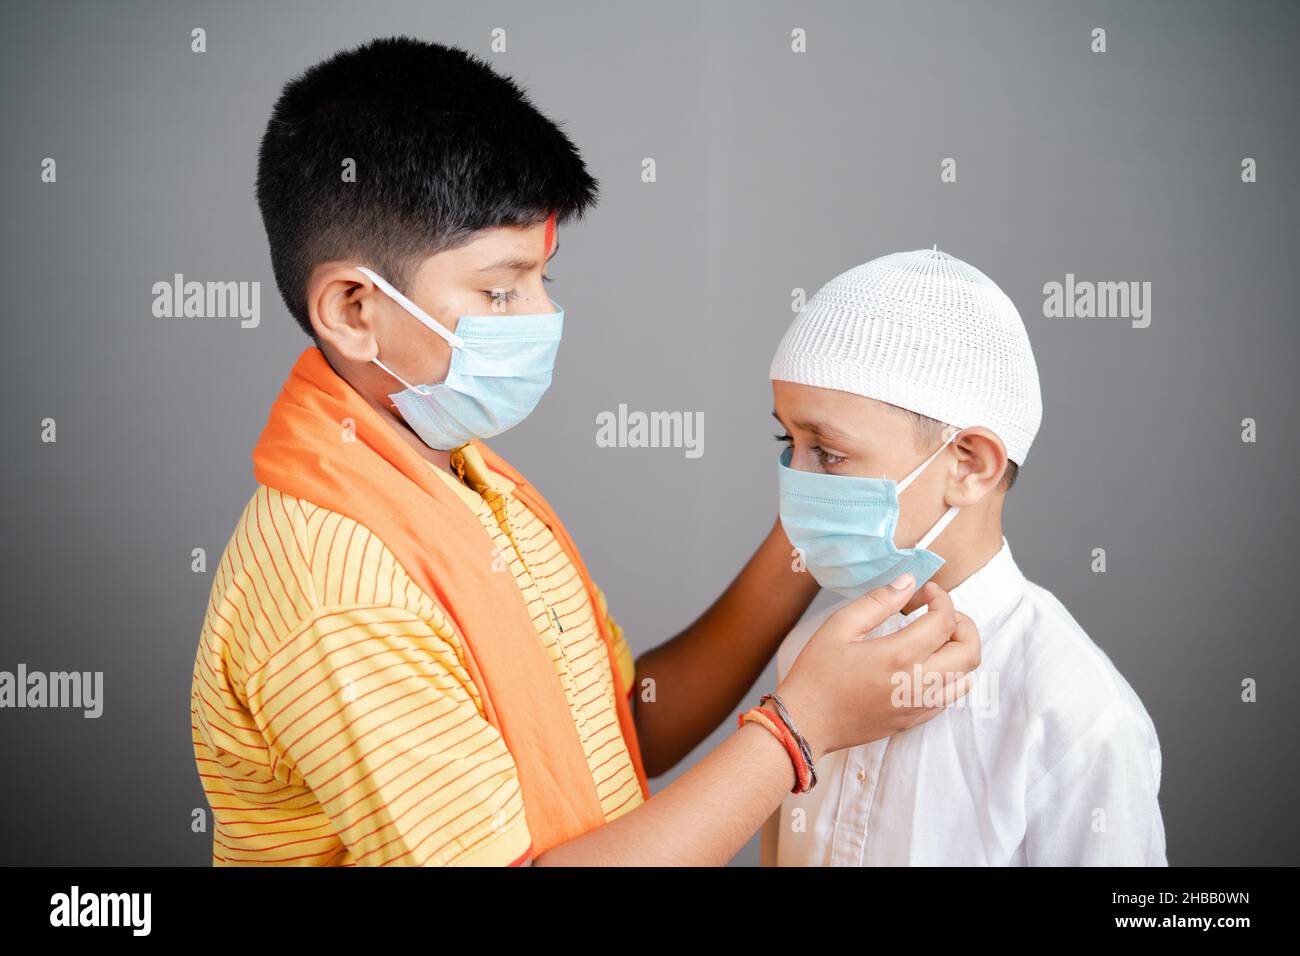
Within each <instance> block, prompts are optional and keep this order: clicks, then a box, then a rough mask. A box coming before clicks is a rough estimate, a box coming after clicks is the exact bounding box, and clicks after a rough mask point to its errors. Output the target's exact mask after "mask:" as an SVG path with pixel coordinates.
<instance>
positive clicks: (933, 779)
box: [763, 249, 1167, 866]
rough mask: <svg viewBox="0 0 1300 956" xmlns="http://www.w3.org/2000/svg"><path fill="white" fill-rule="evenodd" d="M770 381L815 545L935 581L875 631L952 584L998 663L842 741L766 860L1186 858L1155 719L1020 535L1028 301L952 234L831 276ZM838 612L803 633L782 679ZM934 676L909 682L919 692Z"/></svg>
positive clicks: (788, 525)
mask: <svg viewBox="0 0 1300 956" xmlns="http://www.w3.org/2000/svg"><path fill="white" fill-rule="evenodd" d="M771 377H772V380H773V392H774V396H775V414H776V417H777V419H778V420H779V421H780V423H781V425H782V427H783V428H784V429H785V434H784V435H782V436H778V437H780V438H782V439H783V440H784V441H786V442H787V443H788V446H789V447H788V448H787V449H786V451H785V452H783V454H782V456H781V462H780V465H779V483H780V495H781V522H782V524H783V526H784V528H785V532H786V534H787V535H788V536H789V538H790V541H791V543H792V544H793V545H794V546H795V548H796V549H797V551H798V554H799V560H801V561H802V562H803V565H804V566H805V567H806V568H807V570H808V571H809V572H811V573H812V575H813V576H814V578H816V580H817V581H818V583H819V584H821V585H822V586H823V587H826V588H830V589H832V590H834V591H836V592H837V593H839V594H842V595H844V596H845V597H846V598H850V599H851V598H853V597H857V596H859V595H861V594H864V593H866V592H867V591H868V590H870V589H872V588H874V587H878V586H879V585H881V584H883V583H886V582H888V581H891V580H893V579H894V578H896V577H897V576H898V575H900V574H905V573H910V574H912V575H914V576H915V578H916V580H917V583H918V591H917V596H916V597H915V598H914V599H913V600H912V602H911V603H909V604H908V605H906V606H905V607H904V608H903V610H902V612H901V613H900V614H898V615H896V616H895V617H894V618H893V619H892V620H890V621H887V622H886V623H885V624H884V625H882V626H881V627H880V628H879V629H878V630H876V631H873V632H872V634H871V635H868V637H875V636H880V635H883V634H888V633H893V632H894V631H896V630H898V629H899V628H901V627H903V626H904V625H905V624H907V623H908V622H909V621H911V620H913V619H914V618H915V617H917V616H919V615H920V614H923V613H925V603H924V602H925V600H926V597H925V594H924V593H923V592H922V589H921V588H920V585H923V584H925V583H926V582H927V581H934V582H935V583H936V584H937V585H939V586H941V587H943V588H944V589H946V590H947V591H949V592H950V595H951V597H952V601H953V604H954V606H955V607H956V609H957V610H959V611H962V612H964V613H965V614H967V615H969V616H970V617H971V618H972V619H973V620H974V622H975V625H976V626H977V627H978V629H979V632H980V635H981V637H982V640H983V663H982V664H981V666H980V668H979V670H978V671H977V672H976V674H975V687H974V690H973V691H972V693H971V694H970V695H969V696H968V698H967V701H968V703H967V704H966V705H965V706H957V707H955V708H949V709H948V710H947V711H946V712H945V713H942V714H940V715H939V716H938V717H936V718H935V719H934V720H932V721H930V722H928V723H926V724H924V725H922V726H920V727H917V728H916V729H914V730H911V731H908V732H905V733H903V734H901V735H898V736H895V737H891V738H886V739H884V740H879V741H876V742H874V743H871V744H867V745H865V746H860V747H854V748H851V749H849V750H841V751H838V752H835V753H831V754H828V755H827V756H826V757H825V758H823V760H822V762H821V763H820V764H819V765H818V766H817V767H816V773H817V778H818V783H817V785H816V786H815V787H814V788H813V789H812V790H810V791H808V792H806V793H803V794H798V795H792V796H790V797H788V798H787V799H786V800H785V802H784V804H783V805H782V807H781V808H780V810H779V811H778V812H777V813H776V814H774V815H773V817H772V819H771V820H770V821H769V824H768V826H767V827H766V828H765V830H764V835H763V844H764V845H763V857H764V861H765V862H767V863H773V862H774V863H776V864H777V865H782V866H821V865H831V866H890V865H989V866H1002V865H1139V866H1163V865H1166V862H1167V861H1166V859H1165V836H1164V825H1163V822H1162V820H1161V816H1160V806H1159V803H1158V802H1157V796H1156V795H1157V791H1158V789H1159V785H1160V748H1159V743H1158V742H1157V739H1156V733H1155V728H1154V727H1153V725H1152V723H1151V719H1150V717H1148V716H1147V713H1146V710H1145V709H1144V708H1143V706H1142V703H1141V701H1140V700H1139V699H1138V697H1137V695H1136V694H1135V693H1134V692H1133V689H1132V688H1131V687H1130V686H1129V685H1128V683H1127V682H1126V681H1125V680H1124V678H1123V677H1122V676H1121V675H1120V673H1119V672H1118V671H1117V670H1116V669H1115V666H1114V665H1113V664H1112V663H1111V662H1110V660H1109V659H1108V658H1107V657H1106V655H1105V654H1104V653H1103V652H1102V651H1101V649H1100V648H1098V647H1097V646H1096V645H1095V644H1094V643H1093V642H1092V641H1091V640H1090V639H1089V638H1088V636H1087V635H1086V634H1085V633H1084V632H1083V630H1082V629H1081V628H1080V627H1079V625H1078V624H1077V623H1076V622H1075V621H1074V619H1073V618H1072V617H1071V616H1070V614H1069V612H1068V611H1066V609H1065V608H1064V607H1063V606H1062V605H1061V603H1060V602H1059V601H1057V600H1056V598H1054V597H1053V596H1052V595H1051V594H1050V593H1049V592H1048V591H1045V590H1044V589H1043V588H1040V587H1038V586H1037V585H1035V584H1032V583H1030V582H1029V581H1028V580H1026V579H1025V577H1024V576H1023V575H1022V574H1021V572H1020V569H1019V568H1018V567H1017V565H1016V563H1015V561H1014V560H1013V559H1012V556H1011V550H1010V548H1009V546H1008V544H1007V542H1006V539H1005V538H1004V537H1003V535H1002V505H1003V501H1004V499H1005V497H1006V494H1007V492H1008V490H1009V489H1010V488H1011V486H1012V484H1013V483H1014V482H1015V480H1016V475H1017V473H1018V471H1019V468H1020V466H1021V465H1023V464H1024V461H1025V458H1026V456H1027V455H1028V452H1029V447H1030V445H1031V444H1032V443H1033V440H1034V436H1035V434H1036V433H1037V431H1038V425H1039V422H1040V420H1041V418H1042V401H1041V397H1040V395H1039V386H1038V370H1037V367H1036V366H1035V363H1034V357H1033V353H1032V351H1031V350H1030V347H1029V339H1028V336H1027V335H1026V333H1025V327H1024V323H1023V322H1022V321H1021V319H1020V315H1019V313H1018V312H1017V311H1016V308H1015V306H1014V305H1013V304H1012V302H1011V300H1010V299H1009V298H1007V296H1006V295H1005V294H1004V293H1003V292H1002V290H1001V289H999V288H998V287H997V285H996V284H994V283H993V281H992V280H990V279H989V278H988V277H987V276H985V275H984V274H983V273H982V272H980V271H979V270H978V269H975V268H973V267H972V266H969V265H967V264H966V263H964V262H962V261H961V260H959V259H955V258H953V257H952V256H949V255H947V254H945V253H942V252H939V251H938V250H937V249H936V250H928V249H927V250H920V251H916V252H905V253H896V254H894V255H888V256H884V257H882V258H879V259H875V260H873V261H871V262H868V263H866V264H865V265H861V266H858V267H856V268H854V269H850V270H849V271H848V272H845V273H843V274H842V275H840V276H837V277H836V278H834V279H832V280H831V281H830V282H828V283H827V284H826V285H825V286H823V287H822V288H821V290H820V291H818V293H817V294H816V295H815V296H814V297H813V298H812V300H811V301H810V302H809V303H808V305H807V306H806V307H805V308H804V309H803V311H802V312H801V313H800V315H799V316H798V317H797V318H796V319H795V321H794V323H793V324H792V325H791V327H790V329H789V331H788V332H787V333H786V335H785V337H784V339H783V340H782V341H781V344H780V346H779V347H778V349H777V352H776V357H775V358H774V359H773V361H772V368H771ZM904 492H906V493H904ZM838 606H839V605H836V607H838ZM834 610H835V607H832V608H830V609H827V610H826V611H824V612H821V613H815V614H812V615H810V616H809V617H808V618H807V619H805V620H804V621H803V622H801V623H800V625H799V626H798V627H796V628H795V630H794V631H793V632H791V634H790V635H789V637H787V638H786V640H785V642H784V644H783V645H782V646H781V649H780V651H779V652H778V654H777V668H778V677H779V678H780V677H784V675H785V674H786V673H787V672H788V671H789V669H790V667H791V665H792V664H793V663H794V660H795V658H796V657H797V656H798V654H799V651H800V650H801V649H802V648H803V646H804V644H805V643H806V642H807V641H808V638H809V637H810V636H811V635H812V634H813V633H814V632H815V631H816V629H817V627H818V626H819V625H820V624H821V623H822V622H823V621H824V620H825V619H826V617H827V616H828V615H829V614H830V613H831V612H832V611H834ZM901 676H902V677H906V676H909V675H901ZM923 690H924V688H916V687H913V686H911V685H910V683H909V682H908V681H907V680H903V679H900V680H899V682H898V692H899V694H900V695H906V694H909V693H920V692H923ZM900 702H901V701H900Z"/></svg>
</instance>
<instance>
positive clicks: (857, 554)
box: [777, 432, 959, 597]
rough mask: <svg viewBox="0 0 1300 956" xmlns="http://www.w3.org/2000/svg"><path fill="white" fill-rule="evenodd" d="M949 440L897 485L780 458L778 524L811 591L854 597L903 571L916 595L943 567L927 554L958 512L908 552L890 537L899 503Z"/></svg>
mask: <svg viewBox="0 0 1300 956" xmlns="http://www.w3.org/2000/svg"><path fill="white" fill-rule="evenodd" d="M956 434H957V433H956V432H953V434H952V435H950V436H949V437H948V439H947V440H946V441H945V442H944V443H943V444H942V445H941V446H940V447H939V450H938V451H936V452H935V453H934V454H932V455H931V456H930V457H929V458H927V459H926V460H925V461H923V462H921V464H920V465H918V466H917V468H916V470H915V471H913V472H912V473H911V474H910V475H908V476H907V477H906V478H904V479H903V480H902V481H900V482H897V483H895V482H893V481H890V480H888V479H886V478H855V477H850V476H847V475H828V474H822V473H818V472H811V471H797V470H795V469H793V468H791V467H790V456H791V452H792V451H793V449H790V448H787V449H786V450H785V451H784V452H782V454H781V460H780V462H779V463H778V465H777V467H778V469H779V479H778V484H779V486H780V495H781V525H782V527H784V528H785V533H786V536H787V537H789V539H790V543H791V544H792V545H794V546H795V547H796V548H797V549H798V550H799V552H800V553H801V555H802V556H803V562H804V566H805V567H807V569H808V571H809V572H810V573H811V574H812V576H813V577H814V578H816V580H817V583H818V584H820V585H821V586H822V587H824V588H829V589H830V590H832V591H834V592H836V593H837V594H842V595H844V596H845V597H858V596H860V595H863V594H866V593H867V592H868V591H870V590H872V589H873V588H877V587H880V586H881V585H884V584H888V583H889V582H890V581H893V580H894V579H895V578H897V577H898V576H899V575H900V574H903V573H905V572H908V571H910V572H911V573H912V574H913V575H914V576H915V577H916V586H917V587H918V588H919V587H920V586H921V585H923V584H924V583H925V582H926V581H928V580H930V578H932V577H933V576H934V574H935V572H936V571H938V570H939V569H940V568H941V567H943V558H941V557H939V555H937V554H935V553H934V552H933V551H927V550H926V548H927V547H928V546H929V545H930V542H932V541H933V540H934V539H935V538H937V537H939V535H940V534H941V533H942V532H943V529H944V528H946V527H948V523H949V522H950V521H952V519H953V518H955V517H956V516H957V512H958V510H959V509H958V508H957V507H955V506H954V507H951V508H949V509H948V510H947V511H946V512H945V513H944V515H943V517H942V518H940V519H939V521H938V522H937V523H936V524H935V526H934V527H933V528H931V529H930V530H929V531H928V532H927V533H926V534H925V535H924V536H923V537H922V538H921V540H920V541H918V542H917V544H916V547H914V548H899V547H896V546H895V544H894V531H895V529H896V528H897V527H898V496H899V495H900V494H901V493H902V492H903V490H904V489H906V488H907V486H908V485H910V484H911V483H912V482H913V481H915V480H916V478H917V476H918V475H920V474H921V472H923V471H924V470H925V468H926V466H927V465H929V464H930V462H932V461H934V460H935V458H937V457H938V456H939V454H940V452H942V451H943V450H944V449H945V448H947V447H948V444H949V443H950V442H951V441H952V440H953V438H955V437H956Z"/></svg>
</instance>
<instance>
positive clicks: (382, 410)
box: [316, 340, 451, 472]
mask: <svg viewBox="0 0 1300 956" xmlns="http://www.w3.org/2000/svg"><path fill="white" fill-rule="evenodd" d="M316 347H317V348H318V349H320V350H321V354H322V355H324V356H325V361H327V362H329V363H330V367H331V368H333V369H334V371H335V372H337V373H338V375H339V377H340V378H342V379H343V380H344V381H345V382H347V383H348V385H350V386H352V390H353V391H355V392H356V393H357V394H358V395H360V396H361V397H362V398H363V399H365V401H366V404H367V405H369V406H370V407H371V408H373V409H374V410H375V411H376V412H378V413H379V417H380V418H382V419H383V420H384V423H385V424H386V425H388V427H389V428H391V429H393V431H395V432H397V434H399V435H400V436H402V441H404V442H406V443H407V444H408V445H410V446H411V447H412V448H413V449H415V452H416V454H418V455H419V456H420V457H421V458H423V459H424V460H425V461H428V462H430V463H432V464H433V465H435V466H437V467H438V468H441V469H442V470H443V471H446V472H451V452H449V451H438V450H437V449H436V448H430V447H429V446H428V445H426V444H425V443H424V442H423V441H422V440H421V439H420V436H419V435H417V434H416V433H415V432H413V431H412V430H411V426H410V425H408V424H406V419H404V418H403V417H402V416H401V415H399V414H398V413H397V409H395V408H393V406H392V403H391V402H389V401H388V396H387V395H385V394H383V391H382V388H380V390H379V392H378V393H377V395H376V393H375V388H374V387H373V386H374V384H375V382H374V381H373V380H374V379H375V378H376V376H375V374H374V373H375V371H376V370H375V368H374V366H372V365H368V364H365V363H354V362H348V361H345V360H343V359H341V358H340V356H339V355H338V354H337V353H336V352H335V351H334V350H333V349H332V348H330V347H329V346H327V345H325V344H324V343H323V342H320V341H319V340H318V341H317V342H316ZM385 377H386V374H385Z"/></svg>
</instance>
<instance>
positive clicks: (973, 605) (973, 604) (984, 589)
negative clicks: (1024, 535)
mask: <svg viewBox="0 0 1300 956" xmlns="http://www.w3.org/2000/svg"><path fill="white" fill-rule="evenodd" d="M1024 590H1025V576H1024V575H1023V574H1022V573H1021V571H1020V567H1019V566H1018V565H1017V564H1016V562H1015V559H1014V558H1012V557H1011V546H1010V545H1009V544H1008V543H1007V539H1006V538H1003V539H1002V547H1001V548H999V549H998V553H997V554H995V555H993V557H991V558H989V560H988V561H987V562H985V564H984V566H983V567H981V568H980V569H979V570H977V571H976V572H975V573H974V574H972V575H970V576H969V577H968V578H966V580H964V581H962V582H961V583H960V584H958V585H957V586H956V587H955V588H953V589H952V590H951V591H949V592H948V594H949V596H950V597H951V598H952V603H953V607H955V608H956V609H957V610H959V611H961V612H962V613H963V614H965V615H966V616H967V617H969V618H970V619H971V620H972V621H974V622H975V626H976V627H977V628H979V629H980V634H981V636H983V634H984V629H985V625H986V624H988V623H989V622H990V621H992V620H994V619H995V618H996V617H997V615H998V614H999V613H1000V612H1001V611H1003V610H1005V609H1006V608H1007V607H1009V606H1010V605H1012V604H1014V603H1015V602H1016V601H1017V600H1018V599H1019V598H1020V595H1021V594H1023V593H1024ZM923 613H925V606H924V605H923V606H921V607H919V608H917V609H916V610H915V611H913V612H912V613H911V614H908V615H907V616H906V617H905V618H904V623H905V624H906V623H911V622H912V621H913V620H915V619H916V618H917V617H919V616H920V615H921V614H923Z"/></svg>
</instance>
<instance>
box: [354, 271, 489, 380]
mask: <svg viewBox="0 0 1300 956" xmlns="http://www.w3.org/2000/svg"><path fill="white" fill-rule="evenodd" d="M354 268H355V269H356V270H357V271H358V272H360V273H361V274H362V275H364V276H366V277H367V278H368V279H370V281H371V282H373V283H374V284H375V285H377V286H378V287H379V289H380V291H381V292H383V293H384V294H385V295H387V296H388V297H389V298H390V299H392V300H393V301H394V302H396V303H397V304H398V305H400V306H401V307H402V308H403V309H405V310H406V311H407V312H409V313H411V315H413V316H415V317H416V318H417V319H419V321H420V324H422V325H425V326H427V327H428V328H429V329H431V330H432V331H433V332H436V333H437V334H438V336H439V337H441V338H442V339H443V340H445V341H446V343H447V344H448V345H450V346H451V347H452V348H454V349H459V348H464V347H465V340H464V339H462V338H461V337H460V336H459V335H457V334H456V333H455V332H450V331H448V330H447V329H446V327H444V326H443V324H442V323H441V322H439V321H437V320H436V319H434V318H433V316H431V315H429V313H427V312H425V311H424V309H422V308H420V307H419V306H418V305H416V304H415V303H414V302H412V301H411V300H410V299H408V298H407V297H406V296H404V295H402V293H401V292H399V291H398V290H397V287H396V286H394V285H393V284H392V283H390V282H389V281H388V280H387V279H385V278H384V277H383V276H381V275H380V274H379V273H377V272H374V271H373V270H371V269H367V268H366V267H365V266H355V267H354ZM371 361H373V362H374V363H375V364H376V365H378V366H379V367H380V368H382V369H383V370H384V371H385V372H387V373H388V374H389V375H391V376H393V378H395V379H397V380H398V381H399V382H401V383H402V384H403V385H405V386H406V387H407V388H409V389H410V390H411V391H413V392H415V393H416V394H418V395H428V394H430V390H429V388H428V387H427V386H424V385H412V384H411V383H410V382H408V381H407V380H406V379H404V378H402V376H400V375H398V374H397V373H396V372H394V371H393V370H392V369H391V368H389V367H388V366H387V365H385V364H384V363H383V362H381V361H379V358H378V356H376V357H375V358H374V359H372V360H371Z"/></svg>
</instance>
